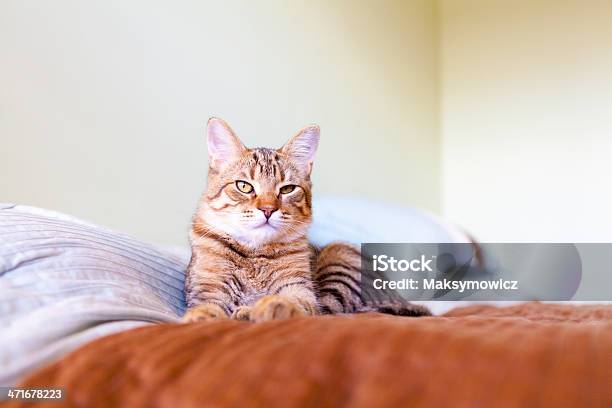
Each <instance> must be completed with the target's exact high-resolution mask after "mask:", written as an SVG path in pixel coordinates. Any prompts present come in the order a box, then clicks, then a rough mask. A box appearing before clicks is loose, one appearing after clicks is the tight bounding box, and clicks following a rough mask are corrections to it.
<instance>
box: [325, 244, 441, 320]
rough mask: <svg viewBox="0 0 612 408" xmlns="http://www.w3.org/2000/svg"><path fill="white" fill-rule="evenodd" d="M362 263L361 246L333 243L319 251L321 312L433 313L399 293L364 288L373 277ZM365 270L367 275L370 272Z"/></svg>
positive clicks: (414, 314) (427, 314)
mask: <svg viewBox="0 0 612 408" xmlns="http://www.w3.org/2000/svg"><path fill="white" fill-rule="evenodd" d="M361 262H362V259H361V253H360V251H359V249H357V248H356V247H355V246H353V245H351V244H347V243H343V242H337V243H332V244H329V245H327V246H325V247H324V248H323V249H322V250H321V251H320V252H318V253H317V256H316V260H315V268H314V270H315V274H314V280H315V285H316V289H317V298H318V299H317V300H318V304H319V310H320V311H321V313H323V314H337V313H361V312H380V313H387V314H392V315H399V316H429V315H431V313H430V312H429V310H428V309H427V308H425V307H423V306H419V305H414V304H412V303H410V302H408V301H407V300H405V299H403V298H401V297H400V296H399V295H398V294H397V293H395V292H385V293H366V292H364V291H362V283H363V282H364V281H366V282H367V280H368V279H371V278H372V277H371V276H368V275H366V276H363V274H362V268H361ZM364 273H365V274H367V271H366V272H364ZM372 292H373V291H372Z"/></svg>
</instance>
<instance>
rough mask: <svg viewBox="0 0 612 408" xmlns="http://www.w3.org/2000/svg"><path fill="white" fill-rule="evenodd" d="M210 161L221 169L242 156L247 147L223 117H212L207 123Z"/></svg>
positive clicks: (214, 166) (212, 165)
mask: <svg viewBox="0 0 612 408" xmlns="http://www.w3.org/2000/svg"><path fill="white" fill-rule="evenodd" d="M206 138H207V142H208V163H209V164H210V167H212V168H214V169H217V170H220V169H222V168H223V167H225V165H227V164H229V163H231V162H234V161H236V160H238V159H239V158H240V156H241V155H242V153H243V152H244V151H245V150H246V147H244V145H243V144H242V142H241V141H240V139H238V137H237V136H236V134H234V131H233V130H232V128H231V127H229V125H228V124H227V123H225V121H224V120H223V119H219V118H214V117H213V118H210V119H208V124H207V125H206Z"/></svg>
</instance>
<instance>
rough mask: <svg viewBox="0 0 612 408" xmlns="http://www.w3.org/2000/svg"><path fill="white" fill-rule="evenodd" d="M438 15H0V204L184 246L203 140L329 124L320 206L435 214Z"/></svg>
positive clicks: (343, 9) (366, 10) (68, 11)
mask: <svg viewBox="0 0 612 408" xmlns="http://www.w3.org/2000/svg"><path fill="white" fill-rule="evenodd" d="M436 41H437V38H436V24H435V4H434V2H432V1H430V0H418V1H414V0H413V1H410V2H404V1H401V0H398V1H385V2H380V1H374V0H371V1H362V2H352V1H348V0H347V1H334V2H328V1H324V0H319V1H291V2H286V1H280V0H279V1H257V2H252V1H229V2H216V1H215V2H213V1H177V2H168V1H120V0H109V1H98V2H81V1H76V0H74V1H69V0H57V1H47V2H45V1H31V0H3V1H2V2H0V146H1V157H2V160H1V161H0V201H9V202H18V203H27V204H31V205H36V206H41V207H48V208H53V209H56V210H59V211H63V212H67V213H70V214H74V215H77V216H80V217H83V218H86V219H89V220H92V221H94V222H97V223H100V224H104V225H107V226H110V227H113V228H116V229H120V230H123V231H127V232H129V233H131V234H133V235H136V236H138V237H141V238H144V239H147V240H150V241H153V242H159V243H174V244H181V243H183V242H185V237H186V233H187V228H188V222H189V218H190V216H191V213H192V211H193V209H194V208H195V205H196V200H197V198H198V196H199V194H200V192H201V190H202V188H203V183H204V180H205V173H206V168H207V164H206V157H205V156H206V155H205V151H206V150H205V144H204V139H203V126H204V123H205V122H206V120H207V118H208V117H209V116H211V115H219V116H221V117H223V118H225V119H226V120H228V121H229V122H230V123H231V124H232V125H233V127H234V128H235V130H236V131H237V132H238V134H239V135H240V136H242V137H243V139H244V140H245V142H246V143H247V144H248V145H268V146H280V145H281V144H282V143H283V142H284V140H285V139H286V138H288V137H289V136H291V135H292V134H293V132H295V131H296V130H297V129H298V128H300V127H302V126H303V125H305V124H308V123H311V122H318V123H319V124H320V125H321V126H322V142H321V145H320V152H319V155H318V159H317V162H316V163H315V180H314V181H315V191H316V193H317V194H323V193H332V192H333V193H341V194H354V195H363V196H369V197H377V198H380V199H384V200H390V201H396V202H400V203H404V204H412V205H417V206H422V207H425V208H428V209H431V210H434V211H435V210H437V209H438V208H439V193H440V181H439V174H438V169H439V154H438V148H439V145H438V133H437V91H436V86H437V78H436V75H437V73H436Z"/></svg>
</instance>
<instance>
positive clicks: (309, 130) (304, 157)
mask: <svg viewBox="0 0 612 408" xmlns="http://www.w3.org/2000/svg"><path fill="white" fill-rule="evenodd" d="M319 133H320V129H319V126H317V125H310V126H306V127H305V128H303V129H301V130H300V131H299V132H297V133H296V134H295V136H293V137H292V138H291V139H289V141H288V142H287V143H285V145H284V146H283V147H282V148H281V149H280V150H281V152H283V153H284V154H286V155H287V156H289V157H291V159H292V160H293V161H294V162H295V163H297V164H298V165H299V166H301V167H302V168H304V169H305V170H306V171H307V172H308V174H310V172H311V171H312V162H313V161H314V156H315V153H316V152H317V146H319Z"/></svg>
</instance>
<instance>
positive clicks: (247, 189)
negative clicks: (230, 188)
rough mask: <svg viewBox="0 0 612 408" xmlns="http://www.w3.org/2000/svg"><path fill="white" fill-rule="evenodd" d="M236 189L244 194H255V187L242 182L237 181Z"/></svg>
mask: <svg viewBox="0 0 612 408" xmlns="http://www.w3.org/2000/svg"><path fill="white" fill-rule="evenodd" d="M236 188H237V189H238V190H239V191H240V192H242V193H244V194H249V193H252V192H253V186H252V185H250V184H249V183H247V182H246V181H242V180H236Z"/></svg>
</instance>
